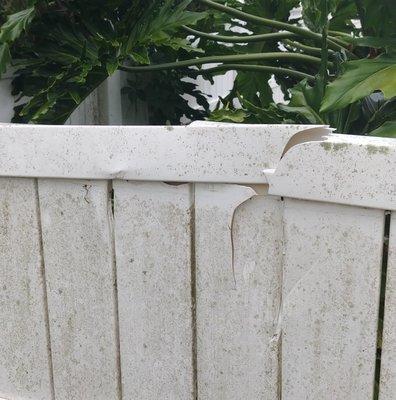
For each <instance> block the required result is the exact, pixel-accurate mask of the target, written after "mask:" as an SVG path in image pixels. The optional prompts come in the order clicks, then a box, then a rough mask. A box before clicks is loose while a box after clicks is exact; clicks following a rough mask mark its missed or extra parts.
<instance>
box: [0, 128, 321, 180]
mask: <svg viewBox="0 0 396 400" xmlns="http://www.w3.org/2000/svg"><path fill="white" fill-rule="evenodd" d="M308 128H312V126H309V125H231V124H225V125H222V124H217V125H208V126H191V127H164V126H143V127H137V126H118V127H107V126H106V127H105V126H95V127H93V126H87V127H84V129H82V128H81V127H78V126H31V125H30V126H26V125H9V124H4V125H1V124H0V155H1V157H0V176H26V177H28V176H34V177H45V178H77V179H81V178H84V179H126V180H127V179H129V180H141V181H178V182H186V181H189V182H230V183H231V182H232V183H265V182H266V177H265V174H264V172H263V170H264V169H266V168H275V166H276V165H277V164H278V162H279V159H280V157H281V155H282V152H283V148H284V146H285V145H286V143H287V142H288V141H289V139H290V138H291V137H292V136H293V135H294V134H296V133H297V132H299V131H301V130H304V129H308ZM323 129H324V131H326V129H325V128H323Z"/></svg>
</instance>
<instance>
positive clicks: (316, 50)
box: [283, 39, 322, 56]
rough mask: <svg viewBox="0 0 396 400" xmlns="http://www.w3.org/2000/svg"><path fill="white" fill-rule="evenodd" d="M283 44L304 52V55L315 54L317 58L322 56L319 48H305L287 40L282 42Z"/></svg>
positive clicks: (300, 44)
mask: <svg viewBox="0 0 396 400" xmlns="http://www.w3.org/2000/svg"><path fill="white" fill-rule="evenodd" d="M283 43H284V44H286V45H287V46H289V47H294V48H296V49H300V50H304V51H305V52H306V53H311V54H315V55H317V56H321V55H322V50H321V49H320V48H319V47H312V46H307V45H305V44H302V43H299V42H295V41H293V40H288V39H286V40H283Z"/></svg>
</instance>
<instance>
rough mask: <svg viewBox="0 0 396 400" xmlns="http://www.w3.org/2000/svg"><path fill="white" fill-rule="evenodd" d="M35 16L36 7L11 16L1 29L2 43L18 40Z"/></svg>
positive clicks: (0, 37)
mask: <svg viewBox="0 0 396 400" xmlns="http://www.w3.org/2000/svg"><path fill="white" fill-rule="evenodd" d="M35 15H36V9H35V8H34V7H30V8H27V9H26V10H22V11H20V12H17V13H15V14H12V15H10V16H9V17H8V18H7V21H6V22H5V23H4V24H3V25H2V27H1V29H0V43H10V42H13V41H15V40H16V39H18V38H19V36H20V35H21V33H22V32H23V31H24V30H26V28H27V26H28V25H29V24H30V23H31V22H32V21H33V18H34V17H35Z"/></svg>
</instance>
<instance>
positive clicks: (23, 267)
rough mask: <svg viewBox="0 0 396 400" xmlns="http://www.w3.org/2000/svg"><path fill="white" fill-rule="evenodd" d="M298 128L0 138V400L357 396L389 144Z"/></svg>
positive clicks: (387, 375) (369, 346)
mask: <svg viewBox="0 0 396 400" xmlns="http://www.w3.org/2000/svg"><path fill="white" fill-rule="evenodd" d="M307 128H308V127H307V126H279V125H275V126H259V125H256V126H251V125H228V124H214V123H206V122H204V123H196V124H194V125H193V126H190V127H177V128H171V127H126V126H125V127H92V126H88V127H81V126H77V127H75V126H64V127H53V126H14V125H10V124H4V125H0V176H1V177H2V178H1V179H2V180H1V182H0V183H1V184H0V254H1V256H2V257H1V258H0V272H1V277H2V278H1V279H2V280H1V285H0V301H1V302H2V303H1V305H2V307H0V316H1V321H0V322H1V324H2V330H0V350H1V352H2V354H1V355H2V356H3V359H4V360H3V359H0V397H5V398H11V399H12V400H19V399H21V400H25V399H28V400H66V399H67V400H69V399H70V400H81V399H84V400H91V399H95V400H96V399H98V400H101V399H103V400H104V399H106V400H108V399H116V400H131V399H139V400H140V399H142V400H145V399H147V400H149V399H150V400H151V399H158V398H161V399H162V398H163V399H169V400H174V399H176V400H178V399H183V400H184V399H186V400H188V399H190V400H194V398H195V397H194V396H195V395H196V389H197V390H198V392H197V393H198V400H278V399H279V396H280V392H281V391H282V399H283V400H317V399H323V400H346V399H348V400H372V394H373V384H374V368H375V349H376V339H377V326H378V300H379V284H380V269H381V256H382V245H383V232H384V226H383V224H384V215H385V209H392V210H394V209H395V197H394V196H395V194H394V191H393V187H394V184H395V181H394V167H393V166H394V165H395V162H396V154H395V146H396V145H395V142H396V141H395V140H391V139H388V140H387V139H375V138H356V137H349V136H342V137H340V136H339V135H332V134H329V132H328V130H326V129H324V128H319V129H314V130H312V129H311V130H307ZM310 128H311V127H310ZM301 130H304V132H303V133H301V132H300V131H301ZM296 132H300V134H298V135H297V136H294V134H295V133H296ZM282 155H283V157H282ZM264 169H266V170H267V171H266V173H264V172H263V170H264ZM268 170H271V171H270V172H268ZM265 174H267V176H268V178H269V179H268V180H267V177H266V175H265ZM9 176H22V177H25V178H28V177H31V178H40V179H39V193H40V199H37V198H36V187H35V181H34V180H33V179H31V180H29V179H14V178H7V177H9ZM59 177H62V178H65V179H48V178H59ZM44 178H47V179H44ZM84 178H94V179H96V180H92V181H87V180H83V179H84ZM114 178H118V179H119V180H115V181H113V182H112V179H114ZM128 179H129V180H131V181H128ZM149 181H152V182H149ZM161 181H167V182H172V184H165V183H163V182H161ZM175 182H181V183H183V182H191V184H181V185H177V184H175ZM267 182H269V189H268V187H267V185H265V184H266V183H267ZM249 185H250V186H249ZM112 187H114V192H115V202H114V203H113V202H112V200H113V199H112V195H111V188H112ZM194 188H195V189H194ZM267 190H269V192H270V193H274V194H275V196H273V195H268V194H267ZM299 197H301V198H302V199H305V200H297V199H295V198H299ZM38 200H40V202H38ZM329 202H332V204H331V203H329ZM285 204H286V208H285V210H284V206H285ZM359 205H360V206H361V205H365V206H367V207H368V208H362V207H359ZM38 206H40V207H38ZM39 211H40V212H41V213H40V212H39ZM113 212H115V223H113ZM10 216H11V217H10ZM40 222H41V226H42V228H43V230H42V239H43V245H44V252H43V257H44V263H42V262H41V261H42V260H41V253H42V252H41V240H40V239H41V238H40V234H41V231H40ZM394 229H395V228H394V227H393V228H392V237H391V251H390V261H389V266H388V271H389V276H388V289H387V309H386V315H387V316H386V323H385V329H384V332H385V337H384V349H383V366H382V367H383V368H382V382H383V385H384V387H383V390H382V393H381V395H382V396H383V398H382V399H381V400H389V399H393V397H394V390H393V386H392V385H394V383H393V382H394V380H393V378H394V371H395V368H396V366H395V361H394V360H395V358H394V357H395V356H394V354H393V353H394V330H395V326H394V322H393V314H394V310H393V308H394V304H393V303H394V302H393V297H394V296H393V294H392V293H393V286H394V285H395V283H393V282H394V279H393V278H394V277H393V272H392V271H393V269H394V268H393V266H394V264H395V262H394V247H395V244H394V237H395V232H394ZM43 266H44V267H45V269H43ZM44 272H45V274H44ZM116 278H117V279H116ZM44 280H45V283H46V285H44ZM3 281H4V284H3ZM4 285H5V286H6V289H4ZM45 289H47V290H45ZM46 294H47V299H48V309H49V312H48V314H47V311H46V310H47V307H46V301H45V300H46ZM3 305H4V306H3ZM194 305H196V308H194V307H192V306H194ZM46 320H49V327H50V329H49V330H47V329H46ZM21 326H22V329H20V327H21ZM48 336H50V341H49V342H47V337H48ZM48 344H51V347H52V357H51V358H49V352H48V349H47V345H48ZM119 358H120V359H121V360H119ZM51 360H52V364H53V377H54V384H55V397H54V396H53V395H52V393H51V378H50V377H51V373H50V372H51V368H50V366H51ZM120 361H121V362H120ZM196 378H197V379H196ZM121 382H122V388H121V387H120V383H121ZM384 382H386V383H384ZM121 389H122V390H121ZM386 396H387V397H386Z"/></svg>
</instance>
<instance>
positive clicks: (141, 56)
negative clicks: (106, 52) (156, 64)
mask: <svg viewBox="0 0 396 400" xmlns="http://www.w3.org/2000/svg"><path fill="white" fill-rule="evenodd" d="M130 55H131V57H132V59H133V60H134V61H136V62H137V63H138V64H150V58H149V55H148V52H147V49H146V48H140V49H134V51H131V53H130Z"/></svg>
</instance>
